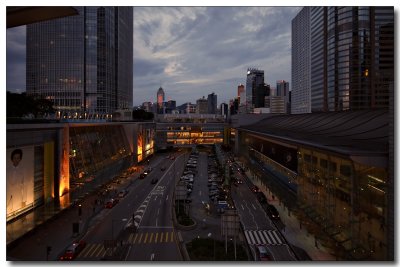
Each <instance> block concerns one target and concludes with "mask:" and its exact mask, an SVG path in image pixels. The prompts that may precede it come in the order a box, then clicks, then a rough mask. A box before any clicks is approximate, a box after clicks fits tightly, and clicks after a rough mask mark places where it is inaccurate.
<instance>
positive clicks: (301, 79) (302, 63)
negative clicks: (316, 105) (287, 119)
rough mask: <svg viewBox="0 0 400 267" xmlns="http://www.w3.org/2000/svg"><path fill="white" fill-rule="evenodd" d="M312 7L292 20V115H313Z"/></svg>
mask: <svg viewBox="0 0 400 267" xmlns="http://www.w3.org/2000/svg"><path fill="white" fill-rule="evenodd" d="M310 50H311V49H310V7H304V8H303V9H302V10H301V11H300V12H299V14H297V16H296V17H295V18H294V19H293V20H292V109H291V112H292V114H300V113H311V81H310V77H311V61H310Z"/></svg>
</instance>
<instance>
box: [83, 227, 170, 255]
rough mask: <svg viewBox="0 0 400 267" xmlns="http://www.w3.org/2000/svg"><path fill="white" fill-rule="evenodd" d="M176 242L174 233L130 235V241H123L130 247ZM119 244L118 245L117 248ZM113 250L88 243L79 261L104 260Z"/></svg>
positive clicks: (102, 245)
mask: <svg viewBox="0 0 400 267" xmlns="http://www.w3.org/2000/svg"><path fill="white" fill-rule="evenodd" d="M171 242H175V233H174V232H172V231H171V232H147V233H134V234H130V235H129V237H128V239H125V240H124V241H123V243H124V244H129V245H145V244H166V243H171ZM118 245H119V243H117V246H118ZM111 251H112V249H111V248H105V247H104V243H88V244H87V245H86V247H85V248H84V250H82V252H81V253H79V256H78V258H79V259H85V258H103V257H105V256H106V255H110V253H111Z"/></svg>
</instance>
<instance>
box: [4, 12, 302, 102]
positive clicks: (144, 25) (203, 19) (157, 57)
mask: <svg viewBox="0 0 400 267" xmlns="http://www.w3.org/2000/svg"><path fill="white" fill-rule="evenodd" d="M300 9H301V8H300V7H240V6H236V7H230V6H219V7H216V6H214V7H210V6H209V7H179V6H177V7H154V6H151V7H143V6H139V7H138V6H136V7H135V8H134V19H133V25H134V36H133V39H134V45H133V50H134V56H133V64H134V71H133V105H134V106H136V105H141V104H142V103H143V102H145V101H151V102H155V101H156V93H157V90H158V88H159V87H160V86H161V87H162V88H163V89H164V92H165V98H166V101H167V100H175V101H176V102H177V105H180V104H183V103H186V102H192V103H196V100H197V99H199V98H201V97H203V96H205V97H206V98H207V95H208V94H211V93H213V92H214V93H215V94H216V95H217V98H218V104H220V103H222V102H225V103H228V102H229V100H230V99H233V98H234V97H236V96H237V86H238V85H239V84H240V83H242V84H245V83H246V72H247V69H248V68H258V69H261V70H264V73H265V82H266V83H268V84H270V85H271V86H272V87H275V86H276V81H277V80H286V81H288V82H289V83H290V82H291V21H292V19H293V18H294V17H295V16H296V15H297V13H298V12H299V11H300ZM6 34H7V40H6V49H7V51H6V56H7V72H6V87H7V90H8V91H12V92H24V91H25V60H26V51H25V43H26V41H25V36H26V27H25V26H21V27H16V28H11V29H7V31H6Z"/></svg>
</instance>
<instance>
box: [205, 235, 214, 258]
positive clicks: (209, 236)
mask: <svg viewBox="0 0 400 267" xmlns="http://www.w3.org/2000/svg"><path fill="white" fill-rule="evenodd" d="M207 236H208V238H212V233H208V235H207ZM213 257H214V260H215V239H214V238H213Z"/></svg>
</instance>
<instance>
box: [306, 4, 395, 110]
mask: <svg viewBox="0 0 400 267" xmlns="http://www.w3.org/2000/svg"><path fill="white" fill-rule="evenodd" d="M313 13H314V10H313V9H311V36H312V37H311V42H312V41H313V40H314V39H315V38H314V37H313V35H314V34H315V35H320V34H321V33H320V31H318V27H317V25H318V24H319V22H317V20H316V19H315V20H313V18H314V14H313ZM315 13H317V14H316V15H315V16H318V18H320V17H323V21H324V23H323V25H326V28H325V29H324V32H325V34H326V35H327V36H326V40H325V39H324V47H326V48H325V49H326V58H325V62H324V66H325V65H326V72H325V73H324V75H326V79H327V82H326V87H325V88H326V91H322V90H314V87H313V84H311V88H312V98H314V97H315V98H316V97H317V96H318V97H319V98H323V99H324V102H325V101H326V105H323V104H321V103H318V105H317V103H316V104H315V105H314V103H313V104H312V109H313V110H321V109H324V108H325V106H327V111H340V110H359V109H371V108H388V107H389V85H390V83H391V82H392V81H393V80H394V8H393V7H325V8H324V9H323V11H322V10H320V9H316V10H315ZM314 29H316V30H315V33H314V32H313V31H314ZM321 50H322V51H324V50H323V49H321V48H320V47H315V48H314V47H313V46H312V47H311V54H312V55H315V54H318V53H322V51H321ZM314 64H316V65H317V64H320V62H318V61H317V62H313V61H311V65H312V68H311V70H313V66H314ZM311 75H312V77H313V76H314V73H313V72H311ZM313 80H314V79H312V81H313Z"/></svg>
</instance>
